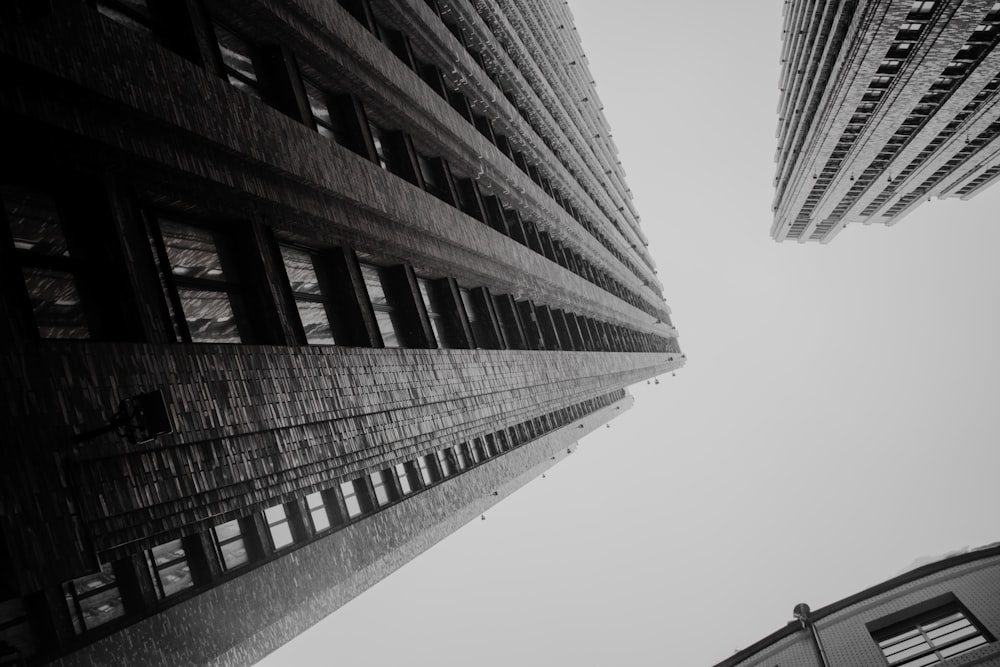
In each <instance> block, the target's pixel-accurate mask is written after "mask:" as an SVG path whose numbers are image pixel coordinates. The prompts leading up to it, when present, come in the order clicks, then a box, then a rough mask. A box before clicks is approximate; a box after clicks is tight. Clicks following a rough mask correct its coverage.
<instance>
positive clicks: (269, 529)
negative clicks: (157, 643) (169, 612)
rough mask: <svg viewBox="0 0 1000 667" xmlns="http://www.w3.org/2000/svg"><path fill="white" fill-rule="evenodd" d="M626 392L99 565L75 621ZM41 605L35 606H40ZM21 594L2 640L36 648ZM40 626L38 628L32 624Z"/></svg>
mask: <svg viewBox="0 0 1000 667" xmlns="http://www.w3.org/2000/svg"><path fill="white" fill-rule="evenodd" d="M624 396H625V391H624V390H617V391H615V392H612V393H610V394H607V395H604V396H600V397H598V398H595V399H590V400H587V401H582V402H580V403H577V404H574V405H572V406H569V407H567V408H564V409H560V410H557V411H555V412H551V413H548V414H545V415H542V416H539V417H535V418H533V419H529V420H526V421H524V422H521V423H518V424H515V425H513V426H510V427H508V428H504V429H500V430H498V431H495V432H492V433H486V434H483V435H481V436H479V437H476V438H473V439H471V440H469V441H467V442H462V443H459V444H457V445H454V446H451V447H444V448H442V449H439V450H436V451H433V452H428V453H426V454H423V455H421V456H418V457H416V458H415V459H412V460H407V461H402V462H398V463H395V464H392V465H390V466H388V467H386V468H383V469H380V470H376V471H373V472H369V473H366V474H364V475H361V476H359V477H357V478H355V479H352V480H346V481H342V482H339V483H335V484H332V485H331V486H329V487H327V488H323V489H318V490H316V491H313V492H311V493H309V494H307V495H305V496H304V497H302V498H299V499H294V500H290V501H287V502H284V503H279V504H275V505H273V506H271V507H267V508H265V509H264V510H263V511H262V512H260V513H255V514H251V515H248V516H244V517H242V518H238V519H232V520H228V521H224V522H221V523H218V524H216V525H214V526H212V527H211V528H210V529H209V530H208V531H206V532H203V533H194V534H189V535H186V536H184V537H182V538H178V539H174V540H169V541H167V542H164V543H162V544H159V545H156V546H154V547H152V548H150V549H146V550H145V551H143V552H141V553H140V554H138V555H137V556H135V557H125V558H122V559H119V560H115V561H114V562H109V563H104V564H102V566H101V569H100V571H98V572H96V573H94V574H90V575H87V576H84V577H80V578H78V579H74V580H72V581H67V582H65V583H64V584H63V585H62V593H63V597H64V599H65V609H66V612H67V614H68V617H69V619H68V622H69V623H70V624H71V625H72V630H73V632H75V633H76V634H77V635H88V636H93V635H89V633H90V632H91V631H93V630H95V629H96V628H100V627H102V626H106V624H108V623H110V622H112V621H114V620H116V619H121V618H125V617H128V618H130V619H132V620H135V619H136V618H138V617H141V616H143V615H146V614H149V613H155V610H156V608H158V607H159V606H161V605H163V604H169V603H171V602H173V601H174V600H176V599H178V597H182V596H183V594H184V593H185V592H188V593H193V592H194V591H195V590H197V589H204V588H207V587H211V586H213V585H216V584H218V583H220V582H221V581H223V580H225V579H228V578H229V577H231V576H238V575H239V574H241V573H243V572H245V571H246V570H247V569H248V568H250V567H253V566H255V565H259V564H261V563H263V562H266V561H267V560H269V559H270V558H272V557H274V556H275V555H280V554H281V553H283V552H285V551H287V550H288V549H290V548H292V547H294V546H295V545H301V544H304V543H306V542H308V541H310V540H312V539H315V538H318V537H320V536H322V535H325V534H328V533H329V532H330V531H332V530H334V529H338V528H342V527H344V526H346V525H348V524H349V523H351V522H353V521H355V520H358V519H360V518H363V517H365V516H368V515H371V514H373V513H375V512H378V511H379V510H381V509H383V508H385V507H387V506H389V505H391V504H393V503H395V502H398V501H400V500H402V499H404V498H406V497H409V496H412V495H414V494H417V493H420V492H421V491H423V490H424V489H427V488H429V487H431V486H434V485H435V484H437V483H439V482H441V481H443V480H446V479H449V478H452V477H455V476H456V475H460V474H462V473H463V472H465V471H467V470H471V469H472V468H474V467H476V466H478V465H479V464H481V463H484V462H485V461H487V460H488V459H491V458H495V457H497V456H500V455H502V454H503V453H505V452H508V451H511V450H512V449H514V448H516V447H519V446H521V445H524V444H526V443H528V442H531V441H533V440H536V439H538V438H540V437H542V436H543V435H545V434H546V433H549V432H551V431H553V430H555V429H557V428H561V427H563V426H565V425H567V424H569V423H571V422H573V421H576V420H578V419H581V418H583V417H585V416H587V415H588V414H591V413H593V412H595V411H597V410H600V409H602V408H605V407H607V406H609V405H611V404H613V403H614V402H616V401H619V400H621V399H622V398H623V397H624ZM37 611H38V610H37V608H36V613H37ZM29 616H30V614H29V613H28V611H27V607H26V606H25V605H24V604H23V601H21V600H20V599H13V600H6V601H2V602H0V621H2V622H0V641H5V642H8V643H9V644H11V645H12V646H15V647H17V648H18V650H20V651H21V652H22V654H23V655H30V654H32V653H34V652H35V651H36V650H38V647H39V642H38V641H37V639H36V637H35V633H36V632H37V628H40V627H46V624H45V623H40V622H36V623H32V622H31V619H30V618H29ZM32 626H34V627H35V628H36V630H35V631H33V630H32Z"/></svg>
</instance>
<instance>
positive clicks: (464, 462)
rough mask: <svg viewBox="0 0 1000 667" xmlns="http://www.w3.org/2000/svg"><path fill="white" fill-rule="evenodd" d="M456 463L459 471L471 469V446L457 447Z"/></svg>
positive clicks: (463, 444)
mask: <svg viewBox="0 0 1000 667" xmlns="http://www.w3.org/2000/svg"><path fill="white" fill-rule="evenodd" d="M455 462H456V463H457V464H458V469H459V470H465V469H466V468H468V467H469V445H468V444H467V443H464V442H463V443H462V444H460V445H455Z"/></svg>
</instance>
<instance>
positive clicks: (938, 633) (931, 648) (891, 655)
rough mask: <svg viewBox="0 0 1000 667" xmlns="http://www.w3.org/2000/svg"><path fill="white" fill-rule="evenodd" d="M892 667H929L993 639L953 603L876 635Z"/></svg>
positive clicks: (938, 607) (956, 603) (955, 602)
mask: <svg viewBox="0 0 1000 667" xmlns="http://www.w3.org/2000/svg"><path fill="white" fill-rule="evenodd" d="M872 638H873V639H874V640H875V641H876V642H878V647H879V648H880V649H881V650H882V654H883V655H884V656H885V659H886V661H887V662H888V663H889V665H891V667H927V666H928V665H937V664H940V663H942V662H943V661H945V660H947V659H948V658H951V657H953V656H956V655H959V654H961V653H965V652H967V651H971V650H972V649H974V648H976V647H978V646H982V645H983V644H988V643H989V642H990V641H992V638H990V637H988V636H987V635H986V633H985V632H984V631H983V630H982V629H980V628H979V627H978V625H977V624H976V623H975V621H974V619H972V617H971V615H970V614H968V612H966V611H965V609H964V608H963V607H962V606H961V605H959V604H958V602H957V601H952V602H950V603H946V604H944V605H940V606H937V607H936V608H934V609H931V610H930V611H927V612H923V613H920V614H918V615H916V616H911V617H910V618H907V619H905V620H903V621H900V622H898V623H893V624H892V625H890V626H888V627H886V628H884V629H881V630H877V631H873V632H872Z"/></svg>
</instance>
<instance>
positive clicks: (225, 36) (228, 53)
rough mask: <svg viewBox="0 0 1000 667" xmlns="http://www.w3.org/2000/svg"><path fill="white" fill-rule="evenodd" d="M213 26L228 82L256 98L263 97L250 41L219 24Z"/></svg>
mask: <svg viewBox="0 0 1000 667" xmlns="http://www.w3.org/2000/svg"><path fill="white" fill-rule="evenodd" d="M213 27H214V28H215V38H216V39H217V40H218V42H219V54H220V55H221V56H222V66H223V69H224V70H225V72H226V78H227V79H228V80H229V83H230V84H232V86H233V87H234V88H238V89H239V90H242V91H244V92H246V93H250V94H251V95H253V96H254V97H256V98H258V99H264V91H263V87H262V86H261V83H260V80H259V79H258V77H257V66H256V65H255V64H254V57H253V51H254V48H253V46H252V45H251V43H250V41H249V40H247V39H246V38H244V37H241V36H238V35H237V34H236V33H234V32H232V31H231V30H229V29H228V28H223V27H222V26H220V25H219V24H215V25H214V26H213Z"/></svg>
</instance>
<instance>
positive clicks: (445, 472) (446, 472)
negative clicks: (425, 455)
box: [437, 449, 455, 477]
mask: <svg viewBox="0 0 1000 667" xmlns="http://www.w3.org/2000/svg"><path fill="white" fill-rule="evenodd" d="M437 461H438V469H439V470H440V471H441V476H442V477H451V476H452V475H454V474H455V453H454V452H453V451H452V450H451V449H440V450H438V452H437Z"/></svg>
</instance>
